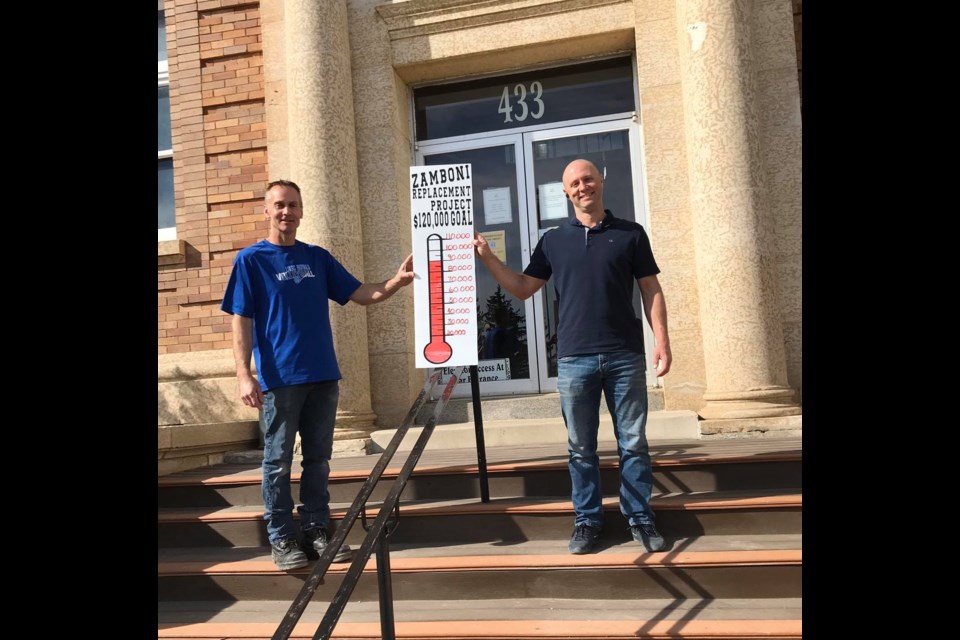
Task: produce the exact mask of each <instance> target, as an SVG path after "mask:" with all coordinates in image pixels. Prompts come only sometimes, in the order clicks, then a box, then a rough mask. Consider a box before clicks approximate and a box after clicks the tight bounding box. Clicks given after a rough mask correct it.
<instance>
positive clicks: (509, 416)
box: [413, 387, 664, 425]
mask: <svg viewBox="0 0 960 640" xmlns="http://www.w3.org/2000/svg"><path fill="white" fill-rule="evenodd" d="M647 403H648V406H647V410H648V411H650V412H651V413H653V412H655V411H662V410H663V409H664V402H663V389H662V388H660V387H647ZM435 406H436V400H435V399H433V400H428V401H427V402H425V403H424V404H423V407H421V408H420V411H419V412H418V413H417V416H416V418H414V421H413V423H414V424H417V425H424V424H426V423H427V421H428V420H430V418H431V417H433V411H434V408H435ZM480 411H481V413H482V414H483V421H484V423H486V421H487V420H524V419H527V418H560V417H562V414H561V412H560V394H559V393H557V392H552V393H541V394H534V395H516V396H491V397H485V398H481V399H480ZM473 414H474V411H473V398H471V397H466V398H451V399H450V400H448V401H447V406H446V407H445V408H444V410H443V415H442V416H440V419H439V420H438V422H437V424H458V423H461V422H471V423H472V422H473ZM600 414H601V415H609V414H608V412H607V404H606V402H603V401H601V402H600Z"/></svg>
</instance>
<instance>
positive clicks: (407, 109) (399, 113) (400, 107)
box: [391, 70, 414, 164]
mask: <svg viewBox="0 0 960 640" xmlns="http://www.w3.org/2000/svg"><path fill="white" fill-rule="evenodd" d="M391 73H392V76H393V93H394V106H395V107H396V110H395V111H394V113H393V126H394V128H395V129H396V130H397V132H398V133H399V134H401V135H402V136H403V137H404V138H405V139H407V140H409V141H412V140H413V139H414V135H413V124H412V123H413V89H411V88H410V87H409V86H407V83H405V82H404V81H403V78H401V77H400V76H399V75H397V74H396V73H395V72H393V71H392V70H391ZM403 148H404V149H406V150H407V154H408V161H409V159H410V156H409V153H410V150H411V149H412V144H404V145H403ZM407 164H409V162H408V163H407Z"/></svg>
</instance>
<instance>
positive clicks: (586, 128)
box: [523, 114, 660, 393]
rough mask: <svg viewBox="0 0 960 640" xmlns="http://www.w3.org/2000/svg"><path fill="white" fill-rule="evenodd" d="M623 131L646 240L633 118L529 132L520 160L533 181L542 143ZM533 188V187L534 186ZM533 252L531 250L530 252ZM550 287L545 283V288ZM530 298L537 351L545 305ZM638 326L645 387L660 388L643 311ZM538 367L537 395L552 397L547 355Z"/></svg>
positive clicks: (531, 195)
mask: <svg viewBox="0 0 960 640" xmlns="http://www.w3.org/2000/svg"><path fill="white" fill-rule="evenodd" d="M622 130H626V131H627V135H628V141H629V142H628V144H629V148H630V172H631V175H632V176H633V184H634V188H633V215H634V220H635V221H636V222H637V223H639V224H640V225H642V226H643V228H644V230H646V231H647V236H648V237H649V236H650V235H651V234H650V233H649V229H650V224H649V217H648V214H647V211H648V208H647V190H646V188H645V187H646V180H645V175H644V171H643V156H642V155H641V152H642V148H643V145H642V141H641V135H642V132H641V130H640V125H639V124H638V123H637V117H636V114H634V115H632V116H628V117H620V118H617V119H607V120H604V121H602V122H590V123H576V124H567V125H564V126H559V127H557V126H555V127H552V128H549V129H540V130H537V131H529V132H526V133H524V134H523V142H524V147H523V151H524V153H523V159H524V169H525V173H526V175H528V176H530V179H531V180H532V179H533V176H534V170H533V162H534V157H533V144H534V143H536V142H540V141H543V140H556V139H558V138H570V137H573V136H581V135H589V134H593V133H605V132H607V131H622ZM529 186H530V185H525V191H526V193H527V209H528V211H536V210H537V208H536V207H537V203H536V201H535V199H536V188H534V189H529V188H528V187H529ZM533 186H534V187H536V185H533ZM530 229H531V231H530V233H531V237H530V238H529V239H528V244H529V245H530V246H531V247H533V248H535V247H536V245H537V241H538V240H539V237H534V236H537V235H538V231H539V224H538V225H537V226H536V227H532V226H531V227H530ZM650 243H651V247H652V245H653V240H652V239H651V241H650ZM531 251H532V249H531ZM523 259H524V266H526V264H529V262H530V254H529V253H524V254H523ZM549 286H551V284H550V282H549V281H548V282H547V284H546V285H544V287H549ZM531 298H533V301H534V302H533V304H534V318H536V319H538V321H537V322H536V326H535V327H534V333H535V335H534V342H535V344H536V346H537V349H538V350H540V349H542V348H544V347H545V345H546V335H545V332H544V326H543V320H544V318H545V317H546V312H545V310H544V308H543V306H544V303H543V299H544V293H543V290H542V289H541V290H540V291H538V292H537V293H536V294H534V295H533V296H531ZM640 319H641V324H642V325H643V344H644V352H645V356H646V361H647V362H646V365H647V386H648V387H651V386H658V385H659V384H660V379H659V378H658V377H657V373H656V369H655V366H654V362H653V355H652V353H653V349H652V345H653V344H654V340H653V331H652V329H651V328H650V324H649V323H648V322H647V318H646V314H644V313H643V312H642V311H641V313H640ZM529 324H530V323H529V322H528V323H527V325H528V327H527V335H528V340H529V335H530V328H529ZM537 366H538V367H539V368H540V371H539V374H538V377H539V380H540V393H551V392H555V391H556V390H557V378H556V377H550V376H549V375H548V372H547V358H546V354H545V353H544V354H542V357H541V356H540V354H539V353H538V357H537Z"/></svg>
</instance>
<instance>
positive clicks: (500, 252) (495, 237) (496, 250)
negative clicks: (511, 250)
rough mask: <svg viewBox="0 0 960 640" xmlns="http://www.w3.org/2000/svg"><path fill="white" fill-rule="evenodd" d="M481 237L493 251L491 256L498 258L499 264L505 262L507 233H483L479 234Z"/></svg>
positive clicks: (501, 231)
mask: <svg viewBox="0 0 960 640" xmlns="http://www.w3.org/2000/svg"><path fill="white" fill-rule="evenodd" d="M481 234H482V235H483V237H484V238H485V239H486V241H487V244H488V245H490V248H491V249H492V250H493V255H495V256H497V257H498V258H500V262H503V263H506V262H507V232H506V231H503V230H500V231H483V232H481Z"/></svg>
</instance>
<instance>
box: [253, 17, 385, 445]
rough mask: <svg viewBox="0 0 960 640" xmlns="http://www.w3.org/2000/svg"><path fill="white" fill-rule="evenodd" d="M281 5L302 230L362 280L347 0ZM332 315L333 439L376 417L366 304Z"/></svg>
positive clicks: (359, 431)
mask: <svg viewBox="0 0 960 640" xmlns="http://www.w3.org/2000/svg"><path fill="white" fill-rule="evenodd" d="M283 9H284V22H285V27H286V36H285V42H284V45H285V47H286V96H287V129H288V131H289V144H290V179H291V180H293V181H294V182H296V183H297V184H298V185H299V186H300V188H301V190H302V195H303V211H304V216H303V221H302V222H301V223H300V229H299V231H298V233H297V238H298V239H299V240H303V241H304V242H308V243H310V244H317V245H320V246H322V247H323V248H325V249H327V250H328V251H330V253H331V254H333V256H334V257H336V258H337V259H338V260H339V261H340V262H341V263H342V264H343V266H344V267H346V268H347V270H348V271H350V272H351V273H352V274H353V275H354V276H356V277H357V278H358V279H360V280H365V277H364V270H363V236H362V229H361V224H360V196H359V192H358V191H357V150H356V135H355V129H354V112H353V79H352V71H351V68H350V41H349V33H348V29H347V2H346V0H328V1H325V2H317V1H316V0H285V1H284V7H283ZM271 177H272V178H277V177H280V176H274V175H273V174H272V173H271ZM330 321H331V324H332V325H333V339H334V345H335V347H336V351H337V359H338V361H339V363H340V370H341V373H342V374H343V379H342V380H341V381H340V406H339V409H338V411H337V425H336V429H335V431H334V440H349V439H357V438H365V437H367V436H368V435H369V433H370V431H372V430H373V423H374V420H375V419H376V415H375V414H374V413H373V411H372V410H371V405H370V369H369V356H368V353H367V315H366V310H365V309H364V307H362V306H360V305H357V304H353V303H348V304H347V305H346V306H343V307H341V306H340V305H338V304H336V303H335V302H331V303H330Z"/></svg>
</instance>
